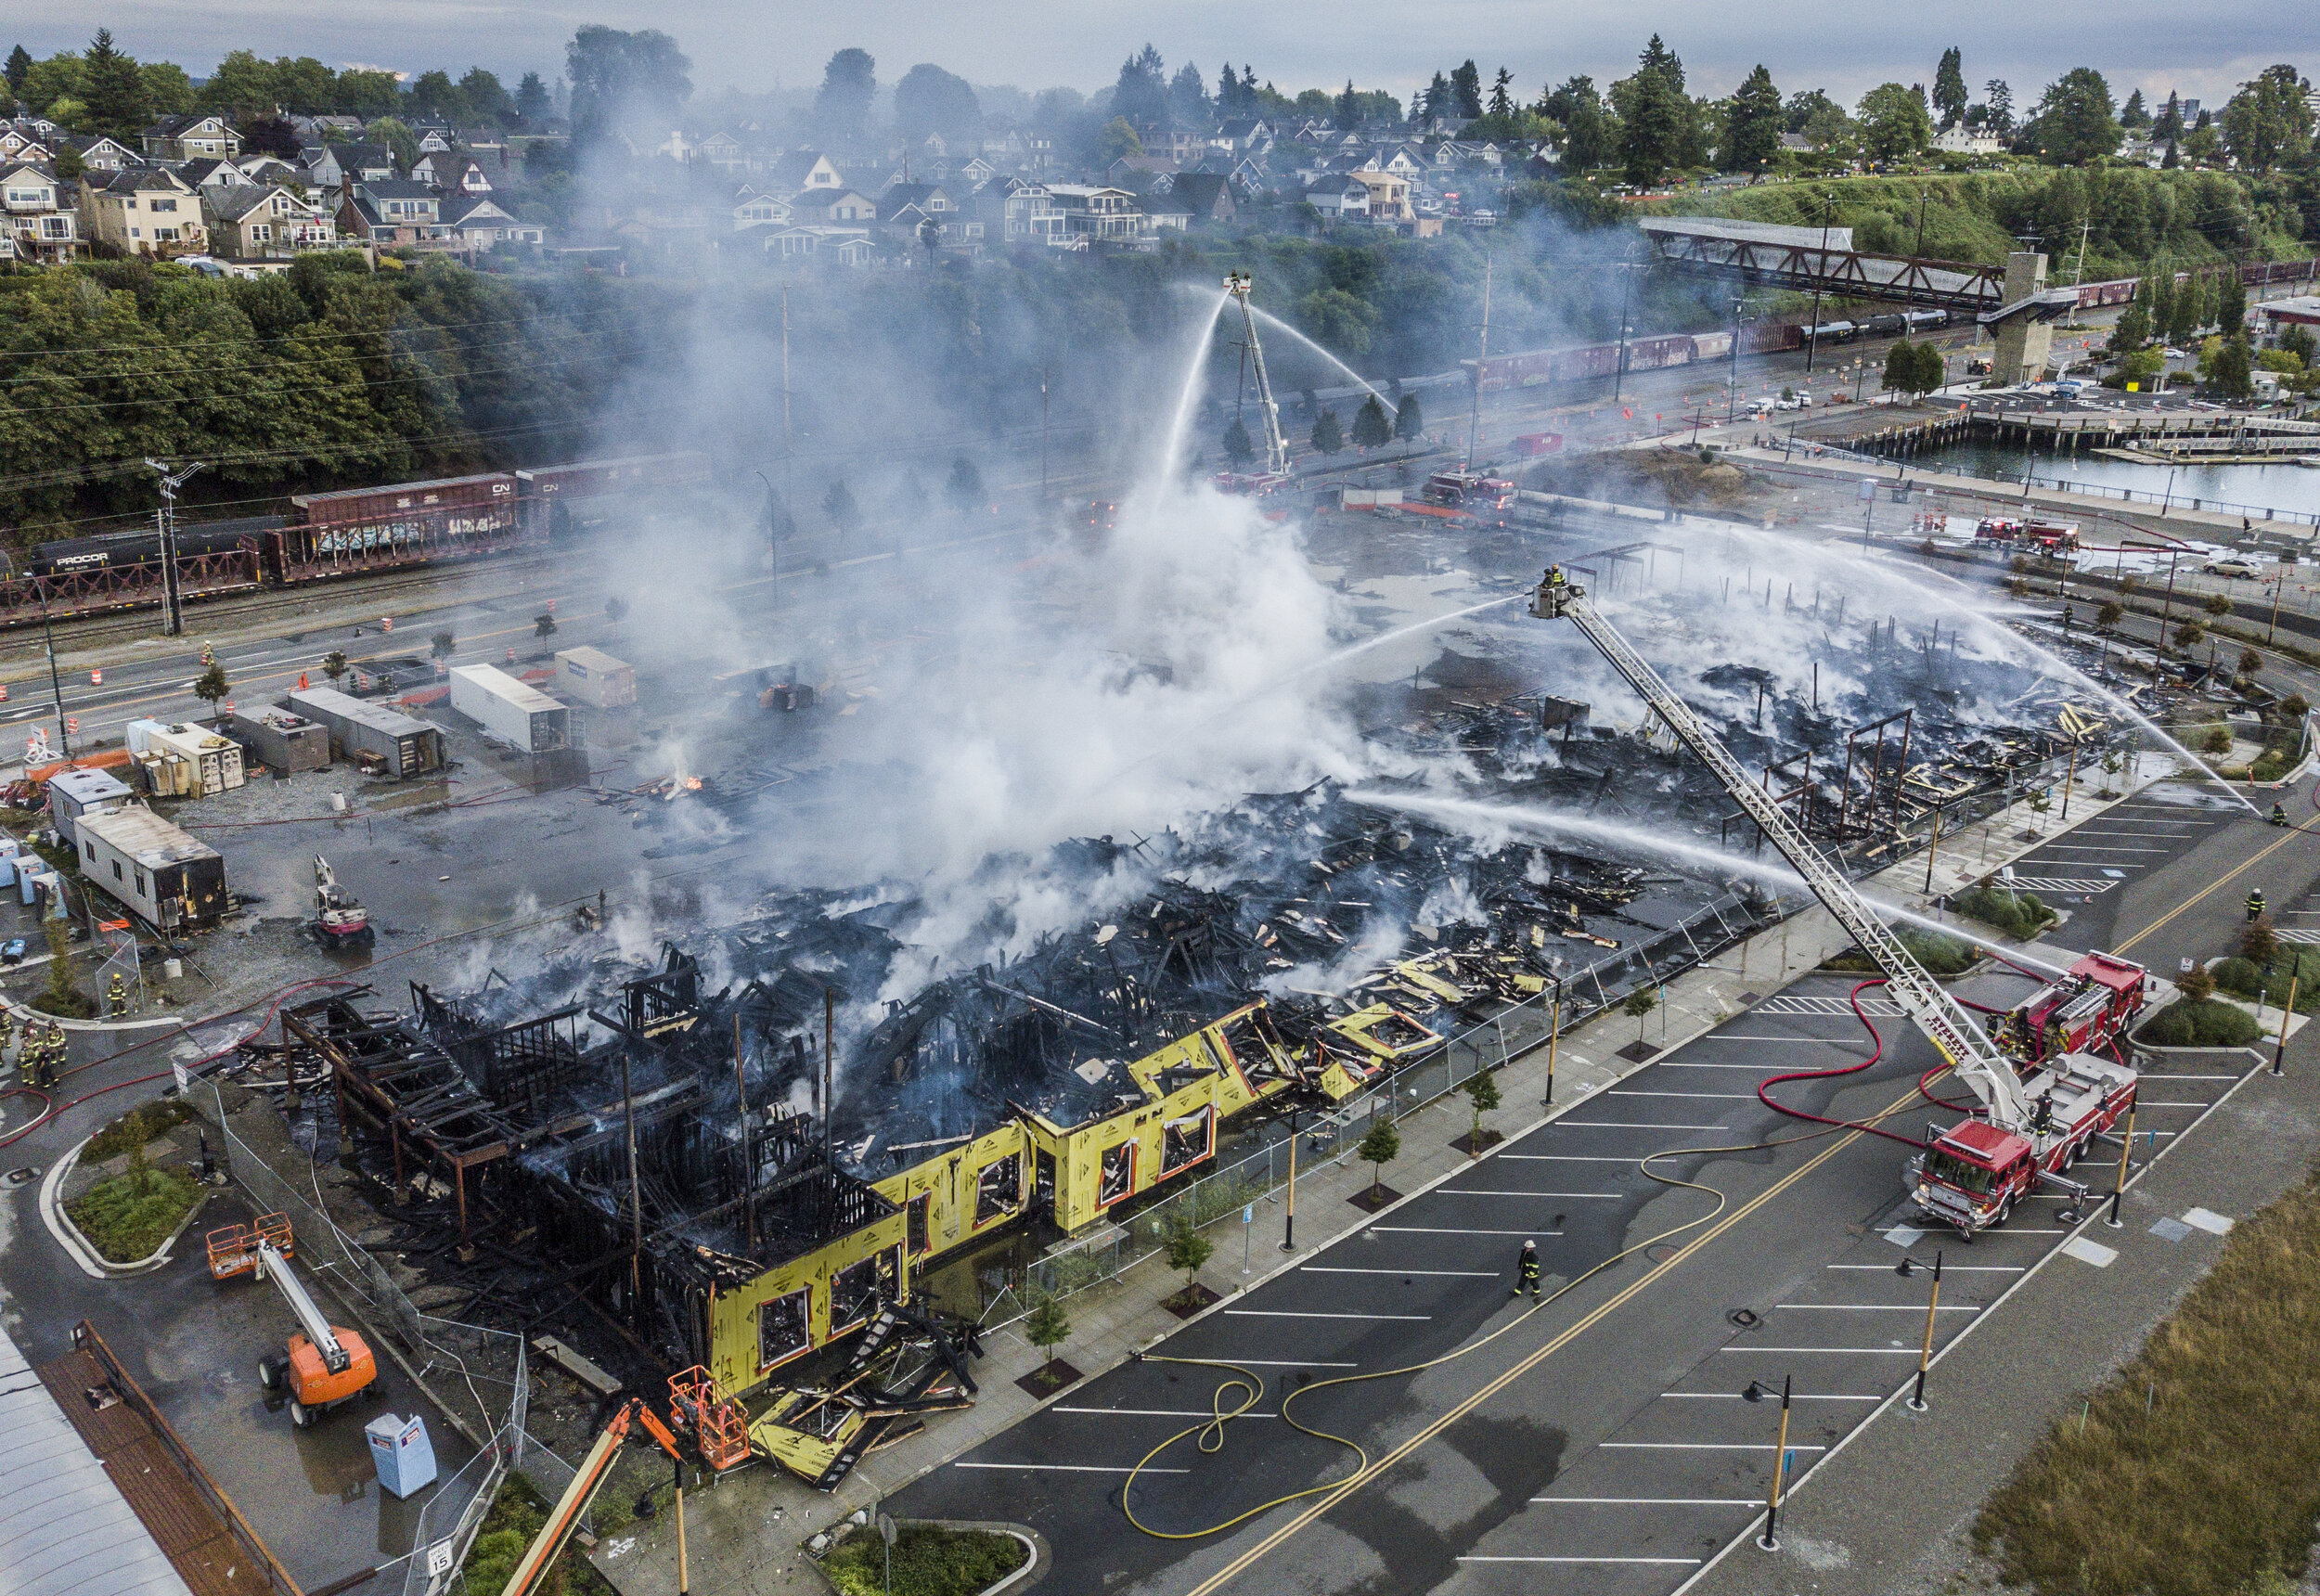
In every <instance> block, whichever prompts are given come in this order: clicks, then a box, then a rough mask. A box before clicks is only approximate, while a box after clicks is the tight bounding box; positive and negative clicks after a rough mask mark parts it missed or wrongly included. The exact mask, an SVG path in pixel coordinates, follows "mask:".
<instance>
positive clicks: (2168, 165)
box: [2159, 139, 2183, 172]
mask: <svg viewBox="0 0 2320 1596" xmlns="http://www.w3.org/2000/svg"><path fill="white" fill-rule="evenodd" d="M2182 165H2183V154H2182V152H2181V151H2180V150H2178V149H2177V148H2175V145H2174V141H2173V140H2172V139H2171V140H2169V141H2168V145H2167V153H2166V154H2165V155H2164V156H2162V157H2160V158H2159V170H2160V171H2161V172H2173V171H2175V170H2176V169H2177V168H2179V167H2181V166H2182Z"/></svg>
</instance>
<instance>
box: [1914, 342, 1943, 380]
mask: <svg viewBox="0 0 2320 1596" xmlns="http://www.w3.org/2000/svg"><path fill="white" fill-rule="evenodd" d="M1949 375H1950V367H1949V362H1948V361H1946V360H1944V359H1943V358H1942V355H1941V350H1940V345H1938V344H1936V343H1935V342H1934V341H1933V340H1931V339H1929V338H1928V339H1927V340H1926V341H1925V342H1923V343H1921V344H1919V345H1918V346H1917V380H1916V383H1915V386H1914V388H1913V389H1912V392H1913V393H1932V392H1933V391H1934V390H1935V389H1937V388H1939V387H1940V386H1941V385H1942V384H1943V383H1944V382H1946V381H1948V380H1949Z"/></svg>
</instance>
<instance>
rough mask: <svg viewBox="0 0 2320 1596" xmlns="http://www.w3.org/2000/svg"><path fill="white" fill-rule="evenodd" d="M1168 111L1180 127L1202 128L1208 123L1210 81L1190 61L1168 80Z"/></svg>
mask: <svg viewBox="0 0 2320 1596" xmlns="http://www.w3.org/2000/svg"><path fill="white" fill-rule="evenodd" d="M1168 109H1169V111H1170V112H1171V113H1172V114H1173V115H1174V116H1175V118H1176V120H1177V122H1178V124H1179V126H1183V127H1200V126H1202V125H1204V124H1205V123H1206V122H1207V121H1208V111H1209V104H1208V80H1207V79H1205V78H1204V77H1202V76H1201V75H1200V69H1199V68H1198V67H1196V66H1194V65H1192V62H1190V61H1187V62H1185V63H1184V64H1183V65H1182V66H1180V67H1179V68H1177V69H1176V76H1175V77H1173V78H1170V79H1169V80H1168Z"/></svg>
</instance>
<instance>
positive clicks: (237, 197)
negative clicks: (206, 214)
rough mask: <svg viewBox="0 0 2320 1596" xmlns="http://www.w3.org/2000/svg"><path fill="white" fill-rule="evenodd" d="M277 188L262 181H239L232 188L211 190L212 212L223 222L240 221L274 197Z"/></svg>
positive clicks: (210, 205)
mask: <svg viewBox="0 0 2320 1596" xmlns="http://www.w3.org/2000/svg"><path fill="white" fill-rule="evenodd" d="M275 192H276V191H275V189H274V188H273V187H270V186H268V185H265V184H260V183H237V184H235V185H234V186H233V187H230V188H219V189H213V190H212V191H211V194H210V198H209V207H210V211H211V212H212V213H213V215H215V216H216V217H217V219H218V220H219V221H221V222H238V221H240V220H241V219H242V218H243V217H244V216H247V215H249V214H250V212H252V211H255V210H256V209H257V208H258V207H259V206H261V205H263V204H264V203H265V202H266V201H267V200H268V199H271V198H273V196H274V194H275Z"/></svg>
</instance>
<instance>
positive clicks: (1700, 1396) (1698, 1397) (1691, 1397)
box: [1203, 1391, 1885, 1417]
mask: <svg viewBox="0 0 2320 1596" xmlns="http://www.w3.org/2000/svg"><path fill="white" fill-rule="evenodd" d="M1659 1399H1660V1400H1661V1401H1663V1402H1666V1401H1670V1400H1675V1401H1684V1402H1741V1401H1746V1397H1744V1396H1741V1395H1740V1393H1739V1392H1737V1391H1662V1392H1661V1393H1660V1394H1659ZM1788 1399H1789V1400H1790V1401H1791V1402H1882V1401H1884V1400H1885V1398H1884V1397H1882V1396H1850V1395H1840V1394H1839V1393H1837V1392H1834V1391H1796V1392H1791V1393H1790V1394H1789V1397H1788ZM1203 1417H1205V1415H1203Z"/></svg>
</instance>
